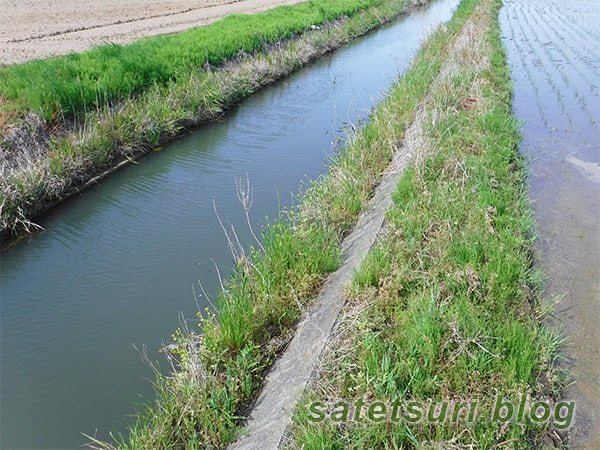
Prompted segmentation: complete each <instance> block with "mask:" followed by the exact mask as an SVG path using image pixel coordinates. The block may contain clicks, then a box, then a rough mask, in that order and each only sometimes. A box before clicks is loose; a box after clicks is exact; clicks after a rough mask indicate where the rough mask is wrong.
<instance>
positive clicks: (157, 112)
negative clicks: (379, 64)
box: [0, 0, 421, 233]
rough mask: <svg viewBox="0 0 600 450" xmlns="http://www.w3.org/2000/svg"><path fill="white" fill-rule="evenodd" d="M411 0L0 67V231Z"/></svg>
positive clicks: (328, 4) (254, 19)
mask: <svg viewBox="0 0 600 450" xmlns="http://www.w3.org/2000/svg"><path fill="white" fill-rule="evenodd" d="M420 3H421V2H418V1H417V2H413V1H412V0H376V1H374V2H369V1H366V0H343V1H338V2H333V1H331V0H318V1H313V2H308V3H302V4H299V5H295V6H288V7H280V8H275V9H272V10H269V11H266V12H264V13H260V14H257V15H254V16H232V17H229V18H226V19H224V20H222V21H219V22H216V23H215V24H212V25H209V26H207V27H204V28H202V27H201V28H198V29H194V30H190V31H188V32H186V33H183V34H181V35H174V36H168V37H157V38H151V39H147V40H143V41H139V42H137V43H134V44H131V45H130V46H125V47H118V46H107V47H100V48H97V49H94V50H92V51H90V52H86V53H84V54H81V55H71V56H65V57H62V58H57V59H54V60H45V61H36V62H32V63H28V64H23V65H16V66H9V67H7V68H5V69H3V71H2V72H0V102H1V103H0V107H1V109H0V112H1V115H0V129H1V130H2V132H1V135H0V170H1V175H2V176H1V177H0V196H1V197H2V198H1V199H0V205H1V206H2V209H1V216H0V230H2V231H10V232H13V233H16V232H19V231H21V230H26V231H29V230H30V229H32V228H35V227H34V225H33V224H32V222H31V219H32V218H33V217H34V216H35V215H36V214H37V213H39V212H41V211H43V210H45V209H47V208H49V207H51V206H53V205H55V204H56V203H58V202H60V201H62V200H63V199H65V198H67V197H69V196H71V195H73V194H74V193H77V192H79V191H81V190H82V189H84V188H85V187H87V186H89V185H91V184H93V183H96V182H97V181H98V180H99V179H100V178H102V177H104V176H106V175H108V174H110V173H111V172H112V171H114V170H116V169H117V168H119V167H121V166H122V165H124V164H127V163H128V162H129V161H131V160H133V159H135V158H137V157H139V156H140V155H143V154H145V153H147V152H148V151H150V150H151V149H153V148H156V147H157V146H159V145H162V144H164V143H166V142H168V141H171V140H173V139H174V138H176V137H178V136H180V135H181V134H182V133H185V132H186V130H189V129H190V128H193V127H195V126H197V125H199V124H201V123H204V122H207V121H210V120H214V119H216V118H218V117H220V116H221V115H222V114H223V112H224V111H225V110H226V109H228V108H230V107H231V106H233V105H234V104H236V103H238V102H239V101H240V100H241V99H243V98H245V97H247V96H249V95H251V94H252V93H253V92H255V91H256V90H257V89H259V88H260V87H262V86H265V85H267V84H269V83H271V82H273V81H275V80H277V79H280V78H282V77H284V76H285V75H287V74H289V73H291V72H292V71H294V70H296V69H298V68H299V67H301V66H303V65H305V64H307V63H308V62H310V61H312V60H314V59H315V58H318V57H319V56H322V55H324V54H326V53H327V52H330V51H332V50H333V49H335V48H337V47H339V46H341V45H343V44H345V43H347V42H349V41H350V40H351V39H353V38H355V37H357V36H360V35H362V34H365V33H367V32H368V31H369V30H372V29H374V28H376V27H377V26H379V25H381V24H383V23H385V22H387V21H389V20H391V19H393V18H394V17H397V16H398V15H399V14H401V13H402V12H405V11H406V10H407V9H409V8H411V7H413V6H414V5H416V4H420ZM140 54H142V55H144V58H140Z"/></svg>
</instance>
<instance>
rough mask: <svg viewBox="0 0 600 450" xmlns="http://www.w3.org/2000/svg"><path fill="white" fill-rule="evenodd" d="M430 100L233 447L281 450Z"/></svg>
mask: <svg viewBox="0 0 600 450" xmlns="http://www.w3.org/2000/svg"><path fill="white" fill-rule="evenodd" d="M428 100H429V97H426V98H425V100H424V101H423V102H422V103H421V104H420V105H419V107H418V109H417V112H416V113H415V119H414V120H413V122H412V124H411V125H410V126H409V128H408V129H407V131H406V137H405V140H404V142H403V145H402V146H401V147H399V148H398V149H397V151H396V152H395V154H394V157H393V159H392V162H391V163H390V165H389V166H388V168H387V170H386V172H385V174H384V176H383V177H382V180H381V182H380V184H379V186H378V187H377V188H376V190H375V193H374V195H373V198H372V199H371V201H370V204H369V207H368V209H367V210H365V212H363V214H362V215H361V216H360V218H359V220H358V222H357V224H356V226H355V227H354V228H353V229H352V231H351V232H350V234H349V235H348V236H347V237H346V238H345V239H344V241H343V243H342V251H343V255H344V262H343V263H342V265H341V266H340V267H339V268H338V270H336V271H335V272H334V273H333V274H331V276H330V277H329V278H328V280H327V281H326V282H325V284H324V285H323V287H322V288H321V291H320V293H319V295H318V296H317V298H316V299H315V301H314V302H313V303H312V305H311V306H310V307H309V309H308V311H306V313H305V314H304V318H303V319H302V321H301V322H300V324H299V325H298V328H297V330H296V334H295V335H294V338H293V339H292V341H291V342H290V345H289V346H288V348H287V349H286V350H285V352H284V353H283V355H282V356H281V358H280V359H279V360H278V361H277V362H276V363H275V364H274V365H273V367H272V368H271V370H270V372H269V374H268V375H267V377H266V379H265V384H264V388H263V390H262V391H261V393H260V395H259V396H258V398H257V400H256V402H255V403H254V405H253V407H252V411H251V413H250V415H249V417H248V420H247V422H246V429H245V432H244V434H243V435H242V437H240V439H238V440H237V441H236V442H234V443H233V444H232V445H231V446H230V448H231V449H233V450H243V449H256V448H262V449H276V448H278V446H279V445H280V442H281V441H282V439H283V437H284V433H285V431H286V429H287V427H288V424H289V423H290V419H291V417H292V414H293V412H294V409H295V407H296V404H297V402H298V400H299V399H300V398H301V396H302V394H303V392H304V390H305V388H306V386H307V384H308V383H309V380H310V378H311V375H312V373H313V371H314V369H315V368H316V366H317V362H318V360H319V357H320V355H321V353H322V352H323V350H324V349H325V346H326V344H327V342H328V340H329V337H330V335H331V332H332V330H333V328H334V325H335V323H336V320H337V317H338V315H339V313H340V311H341V309H342V307H343V305H344V289H345V288H346V287H347V286H348V285H349V283H350V282H351V280H352V277H353V274H354V272H356V271H357V270H358V269H359V268H360V264H361V263H362V261H363V259H364V257H365V256H366V254H367V253H368V252H369V250H370V249H371V247H372V246H373V244H374V243H375V241H376V239H377V236H378V234H379V233H380V231H381V230H382V228H383V226H384V223H385V214H386V212H387V210H388V209H389V208H390V206H391V205H392V197H391V194H392V192H394V190H395V189H396V185H397V183H398V181H399V179H400V177H401V175H402V173H403V172H404V170H405V169H406V168H407V167H408V165H409V164H410V162H411V161H412V160H413V159H414V158H415V157H417V156H418V150H417V149H420V148H421V146H420V145H415V144H416V143H417V142H418V140H419V139H420V136H421V130H422V123H423V120H424V117H425V114H424V112H423V110H424V108H423V105H424V104H425V102H427V101H428Z"/></svg>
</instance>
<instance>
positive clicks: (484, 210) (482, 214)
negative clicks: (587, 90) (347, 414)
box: [291, 0, 562, 449]
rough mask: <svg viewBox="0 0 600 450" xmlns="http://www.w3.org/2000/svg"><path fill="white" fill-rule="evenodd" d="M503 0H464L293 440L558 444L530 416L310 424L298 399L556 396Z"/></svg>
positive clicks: (311, 443) (388, 444)
mask: <svg viewBox="0 0 600 450" xmlns="http://www.w3.org/2000/svg"><path fill="white" fill-rule="evenodd" d="M500 5H501V1H500V0H480V1H479V2H475V0H463V2H462V8H463V9H473V8H474V10H473V13H472V15H471V17H470V19H469V21H468V22H467V24H466V25H465V26H464V28H463V30H462V32H461V35H459V37H458V39H457V41H456V44H455V46H454V48H453V50H452V51H451V53H450V58H451V61H449V62H448V63H447V64H446V65H445V66H444V67H443V68H442V70H441V76H440V78H439V79H437V80H436V81H435V82H434V83H433V85H432V90H431V98H430V101H429V102H428V103H427V106H426V107H425V109H424V113H423V114H424V119H423V122H422V124H421V126H420V131H421V138H420V139H419V140H418V141H417V142H416V143H414V145H418V146H419V148H420V152H421V153H422V154H423V155H425V156H424V157H423V158H421V159H419V160H417V161H416V162H415V163H414V164H413V165H412V166H411V168H410V169H409V170H407V172H405V173H404V174H403V176H402V178H401V180H400V182H399V184H398V187H397V190H396V192H395V195H394V198H393V199H394V206H393V207H392V208H391V210H390V211H389V212H388V215H387V217H388V220H389V224H388V227H387V230H386V232H385V234H384V235H383V236H382V237H381V242H380V243H379V244H378V245H377V246H376V248H374V249H373V250H372V251H371V253H370V254H369V255H368V257H367V259H366V260H365V262H364V264H363V265H362V268H361V270H360V272H359V273H357V274H356V276H355V280H354V284H353V286H352V289H351V290H350V291H349V294H348V297H349V301H348V304H347V305H346V307H345V311H344V315H343V318H342V319H341V321H340V323H339V324H338V329H337V334H336V336H335V339H334V340H333V341H332V342H331V345H330V348H331V349H330V351H329V352H328V354H327V355H326V356H325V358H324V360H323V363H322V367H321V369H320V374H319V377H318V378H317V380H316V382H315V384H314V386H313V388H312V389H311V392H310V393H309V394H307V397H306V399H305V401H304V402H303V403H304V405H303V406H301V407H300V408H299V410H298V411H297V414H296V416H295V422H294V430H293V433H292V436H293V438H292V442H293V444H291V446H293V447H297V448H300V447H302V448H332V449H333V448H374V447H376V448H413V447H414V448H486V449H487V448H499V447H502V448H505V447H512V448H541V447H545V446H547V445H561V444H562V443H561V441H560V438H559V437H558V434H557V433H555V432H552V433H546V432H547V430H548V428H549V425H547V424H546V423H541V424H535V423H534V422H533V421H525V423H522V424H520V423H516V422H506V423H504V422H493V421H492V420H491V417H489V416H488V417H485V418H484V419H486V420H481V421H477V420H476V421H474V422H473V423H468V422H467V420H466V419H465V417H459V420H456V421H454V422H453V421H451V420H447V421H446V422H443V423H431V422H427V421H425V420H422V421H420V422H418V423H409V422H408V421H400V422H398V423H394V422H391V421H389V420H388V421H383V422H379V423H375V422H371V421H367V420H363V423H357V422H349V423H345V424H344V423H339V422H337V423H336V422H335V421H331V420H324V421H320V422H318V423H315V422H314V421H313V420H310V419H311V412H310V411H309V409H307V406H306V405H308V404H309V403H310V402H312V401H321V402H323V404H324V405H325V406H326V407H327V408H329V411H331V409H332V408H333V406H332V405H335V402H336V401H338V400H346V401H349V402H355V401H356V400H359V399H363V400H365V402H366V403H367V404H369V403H370V402H373V401H374V400H377V401H382V402H384V403H386V404H388V405H389V404H392V403H393V401H394V400H396V399H401V400H402V401H403V402H404V403H405V404H406V403H408V402H410V401H423V400H428V399H431V400H434V401H438V402H441V401H442V400H450V401H451V402H459V401H465V402H468V401H470V400H472V399H473V398H478V399H479V406H478V410H479V411H481V412H485V411H493V410H494V402H495V400H496V397H497V396H502V397H503V398H506V399H510V400H513V401H514V403H515V404H518V402H519V399H520V398H521V396H522V395H523V394H525V395H527V396H529V398H531V399H553V398H556V393H557V392H556V390H557V389H558V386H559V377H558V374H557V372H556V371H555V369H554V358H555V354H556V348H557V345H558V343H559V339H558V337H557V336H556V335H555V334H554V333H553V332H552V331H551V330H549V329H547V328H545V327H544V326H543V325H542V324H541V322H540V321H541V319H542V318H543V317H544V315H545V314H547V313H548V311H547V308H545V307H544V306H543V305H542V304H541V303H540V296H539V276H538V275H537V274H536V273H535V271H534V270H533V268H532V249H533V242H532V241H533V237H532V219H531V209H530V205H529V201H528V197H527V189H526V170H525V167H524V161H523V159H522V158H521V156H520V155H519V153H518V150H517V148H518V143H519V135H518V126H517V123H516V120H515V118H514V117H513V116H512V115H511V103H510V102H511V84H510V77H509V72H508V68H507V66H506V61H505V54H504V50H503V48H502V46H501V42H500V31H499V26H498V22H497V14H498V10H499V8H500ZM438 405H439V403H438ZM333 409H335V408H333ZM425 414H427V412H425ZM462 414H466V413H465V412H464V411H463V412H462ZM434 416H435V414H434ZM548 436H552V439H556V440H555V441H554V442H553V441H552V440H551V439H550V440H548V439H549V438H548Z"/></svg>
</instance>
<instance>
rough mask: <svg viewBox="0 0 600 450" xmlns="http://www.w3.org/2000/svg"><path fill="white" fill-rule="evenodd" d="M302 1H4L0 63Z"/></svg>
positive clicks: (131, 38)
mask: <svg viewBox="0 0 600 450" xmlns="http://www.w3.org/2000/svg"><path fill="white" fill-rule="evenodd" d="M301 1H302V0H130V1H127V2H123V1H121V0H102V1H99V0H0V14H1V15H2V27H1V28H0V64H12V63H18V62H24V61H29V60H32V59H38V58H46V57H50V56H57V55H62V54H65V53H70V52H81V51H84V50H86V49H89V48H90V47H93V46H95V45H99V44H103V43H107V42H117V43H121V44H124V43H129V42H132V41H135V40H137V39H139V38H141V37H144V36H152V35H157V34H165V33H176V32H179V31H183V30H185V29H187V28H191V27H195V26H199V25H206V24H208V23H210V22H214V21H215V20H218V19H220V18H221V17H223V16H226V15H228V14H231V13H252V12H257V11H263V10H265V9H269V8H272V7H273V6H277V5H280V4H293V3H300V2H301Z"/></svg>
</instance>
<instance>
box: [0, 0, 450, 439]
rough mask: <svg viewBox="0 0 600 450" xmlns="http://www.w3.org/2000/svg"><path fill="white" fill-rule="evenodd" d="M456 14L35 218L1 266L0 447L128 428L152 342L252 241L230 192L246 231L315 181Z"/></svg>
mask: <svg viewBox="0 0 600 450" xmlns="http://www.w3.org/2000/svg"><path fill="white" fill-rule="evenodd" d="M457 3H458V0H438V1H434V2H432V4H430V5H429V6H428V7H427V8H426V9H422V10H417V11H414V12H411V13H410V14H409V15H407V16H405V17H402V18H400V19H399V20H397V21H395V22H393V23H391V24H389V25H387V26H384V27H382V28H380V29H379V30H377V31H374V32H372V33H370V34H368V35H366V36H364V37H362V38H360V39H357V40H355V41H354V42H352V43H351V44H349V45H347V46H345V47H343V48H342V49H340V50H338V51H337V52H335V53H333V54H331V55H329V56H327V57H324V58H322V59H320V60H319V61H317V62H316V63H314V64H311V65H310V66H309V67H306V68H304V69H302V70H300V71H298V72H296V73H295V74H293V75H292V76H290V77H288V78H287V79H285V80H283V81H281V82H279V83H276V84H274V85H272V86H270V87H267V88H265V89H263V90H261V91H260V92H258V93H257V94H255V95H253V96H252V97H251V98H249V99H247V100H246V101H244V102H242V104H241V105H239V106H238V107H237V108H235V109H234V110H232V111H230V112H229V113H228V114H227V116H226V117H225V118H224V120H223V121H221V122H218V123H214V124H210V125H207V126H203V127H202V128H200V129H198V130H197V131H196V132H194V133H193V134H190V135H188V136H186V137H184V138H182V139H179V140H178V141H176V142H174V143H173V144H171V145H168V146H166V147H164V148H163V149H161V150H160V151H157V152H153V153H152V154H150V155H148V156H147V157H144V158H142V159H141V160H140V161H139V163H138V164H135V165H131V166H129V167H126V168H124V169H122V170H120V171H118V172H117V173H115V174H113V175H111V176H110V177H108V178H107V179H105V180H103V181H102V182H101V183H99V184H98V185H97V186H95V187H93V188H91V189H88V190H86V191H85V192H83V193H82V194H81V195H79V196H77V197H75V198H72V199H70V200H69V201H67V202H65V203H64V204H62V205H59V206H58V207H56V208H55V209H53V210H52V211H51V212H50V213H49V214H46V215H45V216H43V217H41V218H40V224H41V225H42V226H43V227H44V228H45V229H46V231H44V232H41V233H37V234H35V235H34V236H32V237H31V238H29V239H28V240H27V241H23V242H20V243H18V244H17V245H15V246H13V247H11V248H4V249H3V251H2V258H1V296H2V301H1V316H0V317H1V347H0V350H1V355H0V357H1V360H0V370H1V386H0V388H1V398H0V404H1V414H2V416H1V422H2V426H1V430H0V433H1V442H0V446H1V447H2V448H44V449H48V448H77V447H78V446H80V445H81V444H82V443H84V442H86V439H85V438H84V437H83V436H82V434H81V433H86V434H89V435H97V436H98V437H101V438H105V437H107V435H108V432H109V431H111V430H117V431H118V430H124V424H125V416H127V415H128V414H131V413H132V412H133V411H134V406H133V405H134V404H135V403H138V402H140V400H141V399H143V398H152V395H153V392H152V388H151V384H150V382H149V381H148V380H147V378H152V373H151V371H150V369H149V368H148V367H147V366H146V365H145V364H144V363H143V362H142V359H141V358H140V355H139V353H138V352H137V351H136V350H135V349H134V348H133V344H135V345H136V346H137V347H138V348H141V347H142V346H143V345H145V346H147V352H148V354H149V356H150V358H151V359H152V360H160V359H161V356H160V355H159V354H158V353H157V350H158V349H159V347H160V345H161V340H162V339H165V340H167V341H168V340H169V336H170V335H171V333H173V332H174V330H176V329H177V327H178V326H179V319H178V312H181V313H182V314H183V315H184V316H185V317H186V318H189V319H191V320H193V319H194V318H195V312H196V311H197V308H198V307H200V308H204V307H206V306H208V303H207V302H206V300H205V299H204V298H198V299H195V298H194V295H193V290H194V289H193V286H196V289H195V290H196V291H198V288H197V287H198V280H201V282H202V284H203V286H204V288H205V289H206V290H207V291H208V292H209V293H210V294H214V293H215V292H216V291H217V285H218V278H217V273H216V269H215V264H216V266H218V267H219V269H220V271H221V274H222V275H224V276H225V275H226V274H227V273H228V272H230V270H231V268H232V263H231V257H230V254H229V251H228V247H227V244H226V241H225V238H224V235H223V233H222V231H221V228H220V226H219V223H218V219H217V215H216V213H215V210H214V207H213V204H214V205H216V209H217V210H218V212H219V215H220V217H221V219H222V220H223V221H224V222H225V223H228V224H232V225H234V226H235V228H236V230H237V231H238V233H239V235H240V238H241V239H243V240H244V241H245V242H251V241H250V238H249V236H250V233H249V232H248V231H247V227H246V226H245V216H244V214H243V211H242V208H241V206H240V204H239V202H238V199H237V194H236V188H235V180H236V179H239V178H244V179H245V178H246V177H248V179H249V180H250V184H251V186H252V188H253V196H254V204H253V207H252V211H251V215H252V220H253V221H254V222H255V223H258V224H260V223H264V222H265V220H269V219H265V217H269V218H271V219H272V218H273V217H275V216H276V215H277V213H278V209H279V208H280V207H283V206H286V205H290V204H291V203H292V202H293V198H292V194H293V193H295V192H298V190H299V189H300V188H301V186H302V184H303V181H306V180H308V179H310V178H314V177H317V176H319V174H322V173H323V172H324V171H325V170H326V167H327V163H328V161H329V160H330V158H331V156H332V155H333V154H334V152H335V150H336V148H337V147H336V145H335V144H334V142H335V141H336V140H338V139H340V138H341V137H342V136H343V135H344V132H343V130H344V128H345V127H347V126H348V125H349V124H355V123H357V121H359V120H360V119H366V118H367V117H368V113H369V109H370V108H371V107H372V106H373V105H374V104H375V103H376V102H377V101H378V100H379V99H380V97H381V95H382V94H383V93H384V92H385V90H386V88H388V87H389V86H390V83H391V82H392V81H393V80H394V79H396V78H397V77H398V76H399V75H400V74H402V73H403V72H404V71H405V70H406V69H407V67H408V66H409V64H410V61H411V59H412V57H413V56H414V54H415V52H416V50H417V49H418V47H419V44H420V43H421V42H422V40H423V39H424V38H425V37H426V35H427V34H428V33H429V32H430V31H431V30H432V29H433V28H434V27H435V26H437V25H438V24H440V23H441V22H443V21H446V20H448V19H449V18H450V17H451V14H452V11H453V9H454V8H455V7H456V5H457Z"/></svg>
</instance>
